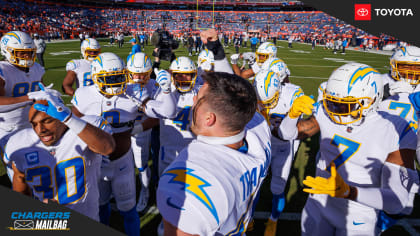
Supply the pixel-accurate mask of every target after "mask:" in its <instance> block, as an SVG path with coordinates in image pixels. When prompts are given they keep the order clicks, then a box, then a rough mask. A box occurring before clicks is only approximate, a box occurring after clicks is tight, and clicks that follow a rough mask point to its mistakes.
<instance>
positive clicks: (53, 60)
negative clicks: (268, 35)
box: [0, 39, 420, 235]
mask: <svg viewBox="0 0 420 236" xmlns="http://www.w3.org/2000/svg"><path fill="white" fill-rule="evenodd" d="M99 41H100V43H101V45H102V52H114V53H116V54H118V55H119V56H120V57H121V58H123V59H124V60H125V59H126V57H127V55H128V54H129V52H130V51H131V44H128V43H126V44H125V45H124V47H123V48H121V49H119V48H118V47H117V46H115V45H114V46H110V45H109V42H108V40H107V39H103V40H99ZM127 41H128V39H126V42H127ZM277 46H278V53H277V55H278V57H280V58H281V59H283V60H284V61H285V62H286V64H287V65H288V67H289V69H290V71H291V77H290V80H291V82H292V83H294V84H297V85H300V86H301V87H302V89H303V91H304V92H305V94H307V95H314V97H315V98H316V97H317V88H318V85H319V84H320V83H321V82H323V81H325V80H327V78H328V77H329V75H330V74H331V72H332V71H333V70H334V69H335V68H337V67H339V66H340V65H343V64H344V63H346V62H349V61H354V62H360V63H365V64H368V65H370V66H372V67H374V68H375V69H377V70H378V71H379V72H381V73H386V72H387V71H388V68H389V56H387V55H379V54H373V53H366V52H359V51H351V50H347V51H346V54H345V55H341V54H340V53H338V54H333V53H332V51H331V50H324V49H323V47H322V46H318V47H317V48H316V49H315V50H312V49H311V46H310V45H306V44H297V43H294V44H293V48H292V49H289V48H288V47H287V42H285V41H280V42H277ZM152 50H153V48H152V46H150V45H149V46H147V47H146V53H147V54H148V55H151V54H152ZM240 51H241V52H246V51H250V48H249V47H248V48H241V49H240ZM225 52H226V55H227V57H228V58H229V57H230V55H232V54H233V53H234V48H233V47H228V48H225ZM175 54H176V55H177V56H186V55H188V53H187V49H186V48H183V47H182V45H181V46H180V48H179V49H177V50H176V51H175ZM75 58H76V59H77V58H80V46H79V41H72V42H60V43H49V44H47V50H46V53H45V55H44V60H45V65H46V66H45V69H46V73H45V76H44V83H45V84H46V85H48V84H50V83H54V88H55V89H57V90H59V91H61V83H62V80H63V78H64V77H65V74H66V71H65V65H66V63H67V62H68V61H69V60H71V59H75ZM193 59H194V60H195V61H196V59H197V56H194V57H193ZM161 67H162V68H168V67H169V62H163V63H162V64H161ZM64 100H65V102H66V103H69V101H70V97H64ZM317 150H318V137H317V136H315V137H312V138H309V139H307V140H304V141H303V142H302V144H301V146H300V148H299V151H298V153H297V157H296V158H295V161H294V164H293V166H292V170H291V175H290V177H289V181H288V187H287V189H286V191H287V203H286V208H285V211H284V212H285V213H284V214H283V216H282V218H284V219H282V220H280V221H279V223H278V229H277V234H278V235H300V221H299V215H297V216H296V215H295V214H292V213H300V212H301V210H302V208H303V206H304V204H305V201H306V198H307V194H306V193H303V192H302V180H303V179H304V177H305V176H307V175H312V176H313V175H314V166H315V161H314V159H315V154H316V152H317ZM0 174H1V175H3V179H4V178H5V175H4V170H2V172H1V173H0ZM267 179H268V180H269V179H270V176H268V177H267ZM137 181H138V180H137ZM3 182H4V181H3ZM138 184H139V183H138ZM261 191H262V192H261V198H260V201H259V204H258V206H257V209H256V211H257V215H256V220H255V229H254V230H253V231H252V232H248V233H247V234H248V235H263V232H264V227H265V226H264V223H265V221H266V219H265V218H266V217H268V216H269V213H270V210H271V193H270V189H269V181H266V182H265V183H264V185H263V186H262V190H261ZM416 202H417V201H416ZM419 216H420V210H419V208H415V210H414V212H413V214H412V215H411V216H410V218H420V217H419ZM414 221H416V220H414ZM111 222H112V227H114V228H116V229H117V230H120V231H123V223H122V219H121V217H120V216H119V214H118V213H115V212H114V214H113V215H112V219H111ZM159 222H160V216H159V215H158V214H157V212H156V210H153V209H151V210H150V212H149V213H148V214H146V215H144V216H142V217H141V224H142V228H141V233H142V235H156V227H157V225H158V223H159ZM419 226H420V224H419ZM410 230H414V231H410ZM413 232H414V233H415V232H416V231H415V229H414V228H413V227H410V225H408V226H407V225H405V226H404V227H403V226H399V225H397V226H394V227H392V228H391V229H389V230H388V231H387V232H385V233H384V235H410V234H413Z"/></svg>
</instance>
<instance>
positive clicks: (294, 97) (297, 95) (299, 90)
mask: <svg viewBox="0 0 420 236" xmlns="http://www.w3.org/2000/svg"><path fill="white" fill-rule="evenodd" d="M302 95H303V91H302V89H301V88H298V89H296V90H295V92H293V96H292V100H290V106H291V105H292V104H293V101H295V99H296V98H298V97H300V96H302Z"/></svg>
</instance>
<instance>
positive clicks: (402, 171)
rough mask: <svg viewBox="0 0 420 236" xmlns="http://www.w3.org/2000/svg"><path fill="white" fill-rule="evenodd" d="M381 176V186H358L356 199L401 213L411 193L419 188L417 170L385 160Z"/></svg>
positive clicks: (392, 212)
mask: <svg viewBox="0 0 420 236" xmlns="http://www.w3.org/2000/svg"><path fill="white" fill-rule="evenodd" d="M381 178H382V179H381V187H380V188H363V187H357V199H356V201H357V202H359V203H362V204H364V205H366V206H369V207H373V208H375V209H380V210H384V211H386V212H387V213H389V214H398V213H400V212H401V211H402V210H403V209H404V208H405V207H407V205H408V200H409V193H410V192H411V191H416V190H417V189H416V186H418V182H419V180H418V175H417V172H416V171H415V170H412V169H408V168H405V167H403V166H400V165H396V164H393V163H390V162H385V164H384V165H383V167H382V176H381ZM412 188H413V190H412ZM414 189H415V190H414Z"/></svg>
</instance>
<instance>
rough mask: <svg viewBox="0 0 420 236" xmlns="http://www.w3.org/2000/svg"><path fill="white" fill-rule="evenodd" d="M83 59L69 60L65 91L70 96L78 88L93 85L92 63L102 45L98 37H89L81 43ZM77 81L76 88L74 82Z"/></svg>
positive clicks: (64, 83) (64, 84)
mask: <svg viewBox="0 0 420 236" xmlns="http://www.w3.org/2000/svg"><path fill="white" fill-rule="evenodd" d="M80 52H81V53H82V57H83V59H73V60H71V61H69V62H67V65H66V71H67V74H66V77H64V80H63V91H64V93H65V94H68V95H70V96H73V95H74V91H75V90H76V89H77V88H80V87H84V86H89V85H93V81H92V78H91V64H92V61H93V59H95V57H96V56H98V55H99V53H101V45H99V42H98V41H97V40H96V39H93V38H87V39H85V40H83V41H82V44H81V45H80ZM74 82H76V89H74V88H73V84H74Z"/></svg>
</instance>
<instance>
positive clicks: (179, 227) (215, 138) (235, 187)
mask: <svg viewBox="0 0 420 236" xmlns="http://www.w3.org/2000/svg"><path fill="white" fill-rule="evenodd" d="M203 79H204V81H205V83H204V85H203V86H202V87H201V89H200V90H199V92H198V94H197V96H196V97H195V98H194V104H193V109H192V113H193V119H192V125H191V130H192V131H193V132H194V133H195V134H196V135H197V140H194V141H193V142H192V143H190V144H189V145H188V146H187V147H186V148H184V149H183V150H182V151H181V153H180V154H179V155H178V156H177V158H176V159H175V160H174V161H173V162H172V163H171V164H170V165H169V166H168V168H167V169H166V170H165V171H164V173H163V175H162V176H161V178H160V181H159V186H158V190H157V204H158V208H159V211H160V212H161V214H162V216H163V220H164V225H165V234H166V235H239V234H243V233H244V232H245V231H246V228H247V225H248V222H249V220H250V219H251V215H252V207H253V205H254V203H255V198H256V196H257V192H258V191H259V188H260V186H261V184H262V181H263V179H264V177H265V176H266V172H267V168H268V164H269V162H270V131H269V128H268V124H267V123H266V122H264V118H262V116H261V115H260V114H257V115H255V110H256V105H257V98H256V94H255V90H253V88H252V86H251V85H250V84H249V83H248V82H246V81H245V80H243V79H242V78H240V77H239V76H236V75H231V74H227V73H217V72H215V73H207V74H205V75H203ZM226 91H229V92H226ZM251 119H252V120H251ZM248 122H249V123H248ZM247 123H248V125H249V126H248V125H247ZM250 123H252V124H250ZM246 125H247V126H248V128H249V130H247V132H245V129H246V128H245V126H246ZM254 129H257V130H258V131H260V132H258V134H257V132H254V131H255V130H254ZM215 170H217V171H215Z"/></svg>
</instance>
